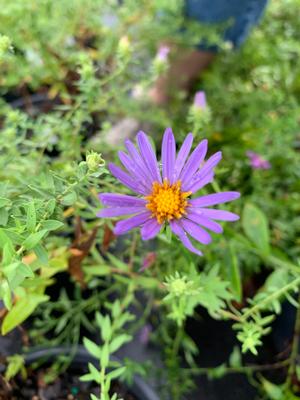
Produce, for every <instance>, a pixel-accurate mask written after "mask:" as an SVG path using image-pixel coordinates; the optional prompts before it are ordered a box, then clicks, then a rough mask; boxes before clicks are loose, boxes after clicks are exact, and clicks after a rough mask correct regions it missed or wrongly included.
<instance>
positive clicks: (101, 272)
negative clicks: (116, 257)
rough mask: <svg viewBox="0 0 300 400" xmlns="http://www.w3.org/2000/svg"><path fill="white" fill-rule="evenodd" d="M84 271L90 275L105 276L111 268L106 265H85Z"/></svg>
mask: <svg viewBox="0 0 300 400" xmlns="http://www.w3.org/2000/svg"><path fill="white" fill-rule="evenodd" d="M83 270H84V273H85V274H87V275H91V276H105V275H108V274H110V272H111V268H110V267H108V266H107V265H100V264H99V265H97V266H95V267H94V266H90V265H88V266H86V267H83Z"/></svg>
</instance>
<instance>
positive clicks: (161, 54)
mask: <svg viewBox="0 0 300 400" xmlns="http://www.w3.org/2000/svg"><path fill="white" fill-rule="evenodd" d="M170 51H171V49H170V47H169V46H166V45H161V46H159V49H158V51H157V53H156V57H155V58H156V59H157V60H158V61H160V62H163V63H164V62H167V61H168V56H169V53H170Z"/></svg>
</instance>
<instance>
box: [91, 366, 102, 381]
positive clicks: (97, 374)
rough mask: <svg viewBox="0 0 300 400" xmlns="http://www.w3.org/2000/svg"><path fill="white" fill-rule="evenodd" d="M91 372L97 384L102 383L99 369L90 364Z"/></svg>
mask: <svg viewBox="0 0 300 400" xmlns="http://www.w3.org/2000/svg"><path fill="white" fill-rule="evenodd" d="M88 367H89V371H90V374H91V375H92V377H93V379H94V381H95V382H97V383H100V379H101V377H100V372H99V371H98V370H97V368H96V367H95V366H94V365H93V364H92V363H88Z"/></svg>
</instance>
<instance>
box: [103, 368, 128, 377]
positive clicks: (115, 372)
mask: <svg viewBox="0 0 300 400" xmlns="http://www.w3.org/2000/svg"><path fill="white" fill-rule="evenodd" d="M125 371H126V367H120V368H117V369H115V370H113V371H111V372H109V373H108V374H107V377H108V378H109V379H111V380H114V379H117V378H119V376H121V375H122V374H124V372H125Z"/></svg>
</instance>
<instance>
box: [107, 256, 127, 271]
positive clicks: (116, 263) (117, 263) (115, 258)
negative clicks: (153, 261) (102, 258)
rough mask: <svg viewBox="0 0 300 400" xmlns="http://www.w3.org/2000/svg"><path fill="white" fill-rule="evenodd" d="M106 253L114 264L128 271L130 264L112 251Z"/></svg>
mask: <svg viewBox="0 0 300 400" xmlns="http://www.w3.org/2000/svg"><path fill="white" fill-rule="evenodd" d="M106 255H107V257H108V259H109V261H110V262H111V263H112V264H113V266H115V267H117V268H118V269H120V270H121V271H128V265H127V264H125V263H124V262H123V261H121V260H119V259H118V258H117V257H115V256H113V255H112V254H110V253H107V254H106Z"/></svg>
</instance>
